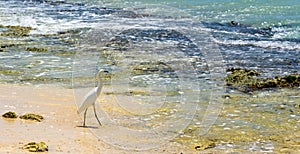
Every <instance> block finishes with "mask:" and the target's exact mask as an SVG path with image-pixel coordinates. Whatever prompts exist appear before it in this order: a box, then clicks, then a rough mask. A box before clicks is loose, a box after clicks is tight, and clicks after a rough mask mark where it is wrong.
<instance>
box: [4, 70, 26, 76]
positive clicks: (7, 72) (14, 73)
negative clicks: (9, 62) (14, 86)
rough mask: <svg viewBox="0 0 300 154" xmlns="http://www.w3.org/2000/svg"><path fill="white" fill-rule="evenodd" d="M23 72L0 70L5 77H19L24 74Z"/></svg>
mask: <svg viewBox="0 0 300 154" xmlns="http://www.w3.org/2000/svg"><path fill="white" fill-rule="evenodd" d="M22 73H23V72H22V71H19V70H11V69H1V70H0V74H4V75H19V74H22Z"/></svg>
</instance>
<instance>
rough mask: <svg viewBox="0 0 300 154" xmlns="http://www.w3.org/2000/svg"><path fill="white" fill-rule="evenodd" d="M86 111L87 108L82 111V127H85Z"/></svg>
mask: <svg viewBox="0 0 300 154" xmlns="http://www.w3.org/2000/svg"><path fill="white" fill-rule="evenodd" d="M87 109H88V108H86V109H85V111H84V117H83V127H85V117H86V111H87Z"/></svg>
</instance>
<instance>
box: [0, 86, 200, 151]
mask: <svg viewBox="0 0 300 154" xmlns="http://www.w3.org/2000/svg"><path fill="white" fill-rule="evenodd" d="M0 91H1V93H0V105H1V107H0V113H1V115H2V114H4V113H6V112H8V111H14V112H16V113H17V115H23V114H25V113H35V114H40V115H42V116H43V117H44V118H45V119H44V120H43V121H41V122H34V121H30V120H22V119H19V118H17V119H6V118H3V117H1V119H0V126H1V127H0V131H1V133H0V153H30V152H28V151H27V150H25V149H22V147H23V146H24V145H25V144H27V143H28V142H33V141H34V142H42V141H43V142H45V143H46V144H47V145H48V147H49V151H48V152H47V153H196V151H195V150H190V149H188V147H185V146H182V145H180V144H177V143H171V142H170V143H169V144H166V145H164V146H163V147H161V148H158V149H152V150H150V151H128V150H125V149H120V148H117V147H115V146H111V145H109V144H106V143H104V142H103V141H101V140H100V139H98V138H97V137H96V136H94V135H93V133H92V132H91V131H90V130H89V129H87V128H82V127H78V126H80V125H81V124H82V119H81V118H80V117H79V115H78V114H77V112H76V110H77V107H76V105H75V103H74V97H73V90H72V89H66V88H63V87H58V86H51V85H49V86H47V85H39V86H27V85H13V84H1V85H0ZM98 129H101V127H99V128H98Z"/></svg>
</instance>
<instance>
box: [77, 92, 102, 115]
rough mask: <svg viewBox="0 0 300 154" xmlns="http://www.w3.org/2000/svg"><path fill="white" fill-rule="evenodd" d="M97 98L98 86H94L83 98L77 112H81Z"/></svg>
mask: <svg viewBox="0 0 300 154" xmlns="http://www.w3.org/2000/svg"><path fill="white" fill-rule="evenodd" d="M96 99H97V88H93V89H92V90H91V91H89V92H88V93H87V94H86V95H85V96H84V97H83V100H82V101H81V105H80V107H79V108H78V110H77V112H78V113H81V112H83V111H84V110H85V109H87V108H88V107H90V106H91V105H93V104H94V102H95V101H96Z"/></svg>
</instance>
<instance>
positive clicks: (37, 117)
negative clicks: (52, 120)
mask: <svg viewBox="0 0 300 154" xmlns="http://www.w3.org/2000/svg"><path fill="white" fill-rule="evenodd" d="M20 119H25V120H34V121H38V122H41V121H42V120H43V119H44V117H43V116H41V115H37V114H33V113H27V114H24V115H22V116H20Z"/></svg>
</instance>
